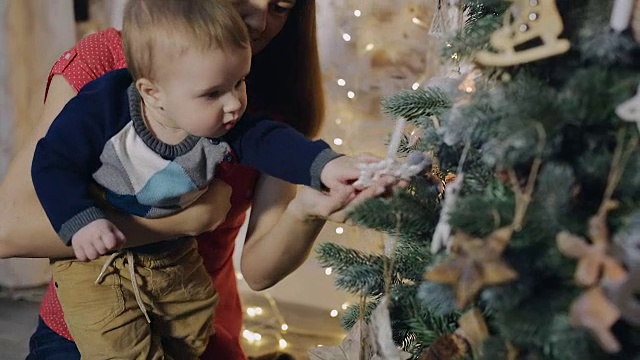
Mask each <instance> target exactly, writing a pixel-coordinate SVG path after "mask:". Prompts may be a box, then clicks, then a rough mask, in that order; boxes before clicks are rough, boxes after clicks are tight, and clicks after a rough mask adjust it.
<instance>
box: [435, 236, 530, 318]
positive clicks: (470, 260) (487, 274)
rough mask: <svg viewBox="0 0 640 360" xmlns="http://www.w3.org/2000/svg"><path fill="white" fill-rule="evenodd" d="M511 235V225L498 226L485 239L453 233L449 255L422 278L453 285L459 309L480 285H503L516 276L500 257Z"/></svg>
mask: <svg viewBox="0 0 640 360" xmlns="http://www.w3.org/2000/svg"><path fill="white" fill-rule="evenodd" d="M512 234H513V228H512V227H511V226H505V227H502V228H499V229H497V230H495V231H494V232H492V233H491V234H489V235H488V236H487V237H485V238H477V237H473V236H470V235H468V234H466V233H464V232H461V231H458V232H456V234H455V235H454V244H453V246H452V249H451V252H452V255H451V256H450V257H449V258H448V259H447V260H445V261H444V262H443V263H441V264H438V265H436V266H434V267H432V268H431V269H429V270H428V271H427V272H426V273H425V275H424V278H425V280H429V281H433V282H438V283H444V284H449V285H451V286H453V287H455V294H456V305H457V307H458V309H463V308H464V307H465V306H466V305H467V304H469V302H470V301H472V300H473V299H474V298H475V297H476V295H477V294H478V292H479V291H480V289H482V288H483V287H484V286H487V285H498V284H503V283H506V282H510V281H512V280H514V279H516V278H517V277H518V274H517V273H516V272H515V270H513V269H512V268H511V267H510V266H509V265H508V264H507V263H506V262H505V261H504V260H503V259H502V253H503V251H504V249H505V248H506V246H507V244H508V242H509V240H510V239H511V235H512Z"/></svg>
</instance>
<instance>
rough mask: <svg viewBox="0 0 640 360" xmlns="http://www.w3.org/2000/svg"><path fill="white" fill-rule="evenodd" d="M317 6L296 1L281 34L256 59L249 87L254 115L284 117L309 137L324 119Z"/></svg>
mask: <svg viewBox="0 0 640 360" xmlns="http://www.w3.org/2000/svg"><path fill="white" fill-rule="evenodd" d="M315 5H316V4H315V0H298V1H297V2H296V5H295V6H294V7H293V9H292V11H291V14H289V18H288V19H287V22H286V24H285V25H284V27H283V29H282V31H281V32H280V34H278V35H277V36H276V37H275V38H274V39H273V40H272V41H271V43H269V45H268V46H267V47H266V48H265V49H264V50H262V51H261V52H260V53H259V54H258V55H256V56H254V57H253V63H252V65H251V74H250V75H249V79H248V88H247V91H248V95H249V108H250V109H252V111H253V112H255V113H261V112H266V113H268V114H269V115H275V116H278V117H282V120H284V122H285V123H287V124H289V125H291V126H292V127H293V128H295V129H297V130H298V131H300V132H301V133H303V134H305V135H306V136H308V137H315V136H317V135H318V132H319V130H320V128H321V127H322V123H323V120H324V93H323V88H322V76H321V72H320V59H319V57H318V42H317V39H316V6H315Z"/></svg>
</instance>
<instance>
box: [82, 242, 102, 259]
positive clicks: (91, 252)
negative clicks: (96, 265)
mask: <svg viewBox="0 0 640 360" xmlns="http://www.w3.org/2000/svg"><path fill="white" fill-rule="evenodd" d="M84 253H85V255H86V257H87V260H95V259H97V258H99V257H100V254H98V251H97V250H96V249H95V248H94V247H93V245H91V244H88V245H87V246H85V247H84ZM87 260H85V261H87Z"/></svg>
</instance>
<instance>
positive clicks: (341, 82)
mask: <svg viewBox="0 0 640 360" xmlns="http://www.w3.org/2000/svg"><path fill="white" fill-rule="evenodd" d="M337 83H338V85H339V86H345V85H347V82H346V81H345V80H344V79H338V81H337Z"/></svg>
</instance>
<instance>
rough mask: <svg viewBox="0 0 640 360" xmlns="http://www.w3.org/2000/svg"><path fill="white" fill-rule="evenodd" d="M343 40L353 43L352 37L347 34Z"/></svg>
mask: <svg viewBox="0 0 640 360" xmlns="http://www.w3.org/2000/svg"><path fill="white" fill-rule="evenodd" d="M342 40H344V41H351V35H349V34H347V33H344V34H342Z"/></svg>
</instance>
